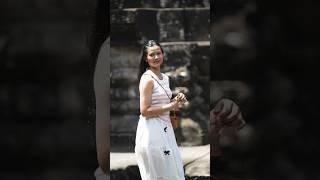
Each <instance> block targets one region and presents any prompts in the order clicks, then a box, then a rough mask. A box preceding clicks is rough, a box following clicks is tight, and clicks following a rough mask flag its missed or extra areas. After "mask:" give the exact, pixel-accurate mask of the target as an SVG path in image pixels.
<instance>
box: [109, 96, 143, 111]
mask: <svg viewBox="0 0 320 180" xmlns="http://www.w3.org/2000/svg"><path fill="white" fill-rule="evenodd" d="M110 110H111V111H112V115H116V114H136V113H138V112H139V99H137V98H136V99H126V100H118V99H117V100H112V101H111V107H110Z"/></svg>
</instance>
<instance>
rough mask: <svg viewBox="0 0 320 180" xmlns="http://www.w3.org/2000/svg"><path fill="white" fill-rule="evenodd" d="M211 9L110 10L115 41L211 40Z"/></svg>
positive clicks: (121, 42)
mask: <svg viewBox="0 0 320 180" xmlns="http://www.w3.org/2000/svg"><path fill="white" fill-rule="evenodd" d="M209 28H210V8H163V9H155V8H147V9H122V10H114V11H112V12H111V37H112V40H111V41H113V42H114V43H120V44H123V43H128V42H132V43H136V42H141V41H143V40H144V39H156V40H159V41H160V42H164V41H168V42H172V41H208V40H209V38H210V37H209V36H210V32H209Z"/></svg>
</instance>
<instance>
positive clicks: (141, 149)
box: [135, 40, 186, 180]
mask: <svg viewBox="0 0 320 180" xmlns="http://www.w3.org/2000/svg"><path fill="white" fill-rule="evenodd" d="M141 54H142V55H141V61H140V71H139V79H140V83H139V92H140V113H141V114H140V119H139V123H138V127H137V134H136V141H135V142H136V146H135V154H136V158H137V161H138V166H139V170H140V175H141V178H142V180H158V179H161V180H184V179H185V178H184V172H183V164H182V160H181V156H180V152H179V149H178V146H177V142H176V139H175V135H174V131H173V128H172V125H171V122H170V117H169V112H170V111H172V110H178V108H179V105H181V104H183V103H184V102H185V101H186V98H185V95H184V94H183V93H179V94H178V95H177V96H176V97H175V98H173V99H172V100H171V96H172V92H171V90H170V87H169V78H168V76H166V75H165V74H163V73H161V71H160V70H161V65H162V63H163V58H164V57H163V50H162V47H161V45H160V44H159V43H158V42H156V41H154V40H149V41H148V42H147V43H146V44H145V45H144V46H143V48H142V53H141Z"/></svg>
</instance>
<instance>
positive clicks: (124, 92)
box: [111, 85, 139, 100]
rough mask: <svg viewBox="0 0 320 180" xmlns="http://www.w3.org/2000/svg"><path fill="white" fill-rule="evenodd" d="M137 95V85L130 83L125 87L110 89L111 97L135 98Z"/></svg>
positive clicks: (118, 98)
mask: <svg viewBox="0 0 320 180" xmlns="http://www.w3.org/2000/svg"><path fill="white" fill-rule="evenodd" d="M138 96H139V89H138V86H137V85H131V86H128V87H126V88H121V87H119V88H117V87H114V88H112V89H111V99H112V100H113V99H117V100H123V99H136V98H137V97H138Z"/></svg>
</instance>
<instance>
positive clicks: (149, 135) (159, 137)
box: [135, 115, 185, 180]
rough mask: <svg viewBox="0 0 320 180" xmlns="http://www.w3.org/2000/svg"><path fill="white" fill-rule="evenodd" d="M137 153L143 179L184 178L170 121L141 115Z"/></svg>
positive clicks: (181, 179) (176, 179)
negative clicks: (146, 117)
mask: <svg viewBox="0 0 320 180" xmlns="http://www.w3.org/2000/svg"><path fill="white" fill-rule="evenodd" d="M135 154H136V158H137V162H138V166H139V170H140V175H141V178H142V180H184V179H185V178H184V173H183V164H182V160H181V155H180V151H179V149H178V146H177V142H176V138H175V135H174V131H173V129H172V126H171V123H170V122H165V121H163V120H161V119H160V118H148V119H145V118H144V117H143V116H141V115H140V119H139V123H138V128H137V134H136V146H135Z"/></svg>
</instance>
